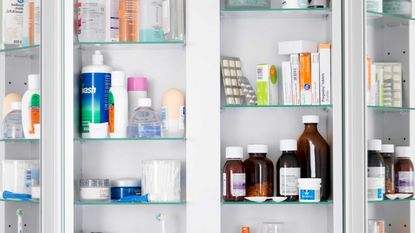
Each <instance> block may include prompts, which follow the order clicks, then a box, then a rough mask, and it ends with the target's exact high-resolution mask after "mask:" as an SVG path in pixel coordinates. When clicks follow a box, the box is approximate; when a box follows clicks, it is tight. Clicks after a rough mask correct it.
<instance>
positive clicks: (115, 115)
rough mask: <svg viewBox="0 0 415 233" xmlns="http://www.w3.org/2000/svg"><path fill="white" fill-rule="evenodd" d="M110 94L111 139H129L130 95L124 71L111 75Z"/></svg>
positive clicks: (114, 72)
mask: <svg viewBox="0 0 415 233" xmlns="http://www.w3.org/2000/svg"><path fill="white" fill-rule="evenodd" d="M111 85H112V86H111V89H110V93H109V122H108V123H109V134H110V137H111V138H125V137H127V125H128V93H127V88H126V87H125V74H124V72H122V71H113V72H112V73H111Z"/></svg>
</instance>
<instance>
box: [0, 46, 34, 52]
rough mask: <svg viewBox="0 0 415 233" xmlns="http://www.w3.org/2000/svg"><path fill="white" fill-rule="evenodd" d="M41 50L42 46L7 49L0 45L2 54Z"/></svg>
mask: <svg viewBox="0 0 415 233" xmlns="http://www.w3.org/2000/svg"><path fill="white" fill-rule="evenodd" d="M35 48H40V45H30V46H19V47H17V46H14V47H11V46H10V47H5V46H4V45H0V53H11V52H30V50H32V49H35Z"/></svg>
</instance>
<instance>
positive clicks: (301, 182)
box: [298, 178, 321, 202]
mask: <svg viewBox="0 0 415 233" xmlns="http://www.w3.org/2000/svg"><path fill="white" fill-rule="evenodd" d="M320 189H321V178H301V179H298V193H299V198H300V199H299V200H300V202H320V199H321V196H320Z"/></svg>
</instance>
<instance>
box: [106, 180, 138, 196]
mask: <svg viewBox="0 0 415 233" xmlns="http://www.w3.org/2000/svg"><path fill="white" fill-rule="evenodd" d="M140 195H141V180H139V179H133V178H123V179H117V180H112V181H111V199H112V200H118V199H121V198H124V197H128V196H140Z"/></svg>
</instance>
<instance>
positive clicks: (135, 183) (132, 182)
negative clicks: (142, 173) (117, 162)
mask: <svg viewBox="0 0 415 233" xmlns="http://www.w3.org/2000/svg"><path fill="white" fill-rule="evenodd" d="M140 186H141V180H140V179H134V178H122V179H116V180H112V181H111V187H140Z"/></svg>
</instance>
